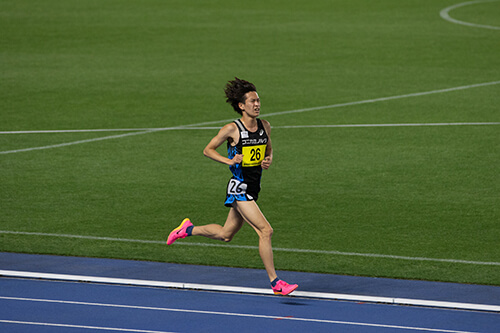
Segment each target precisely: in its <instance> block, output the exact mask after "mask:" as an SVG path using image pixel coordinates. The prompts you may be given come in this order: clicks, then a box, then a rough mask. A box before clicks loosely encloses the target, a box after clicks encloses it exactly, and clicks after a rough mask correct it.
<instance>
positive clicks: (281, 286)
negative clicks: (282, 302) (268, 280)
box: [273, 280, 299, 296]
mask: <svg viewBox="0 0 500 333" xmlns="http://www.w3.org/2000/svg"><path fill="white" fill-rule="evenodd" d="M298 286H299V285H298V284H288V283H286V282H285V281H283V280H279V281H278V283H276V286H274V287H273V291H274V294H275V295H283V296H285V295H288V294H290V293H291V292H292V291H294V290H295V289H297V287H298Z"/></svg>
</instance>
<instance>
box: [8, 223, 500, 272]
mask: <svg viewBox="0 0 500 333" xmlns="http://www.w3.org/2000/svg"><path fill="white" fill-rule="evenodd" d="M0 234H10V235H25V236H42V237H60V238H74V239H89V240H102V241H112V242H128V243H142V244H162V245H164V244H165V241H154V240H141V239H127V238H112V237H97V236H82V235H68V234H53V233H42V232H25V231H10V230H0ZM175 246H201V247H219V248H226V249H228V248H229V249H231V248H232V249H248V250H258V249H259V247H258V246H252V245H233V244H217V243H195V242H186V241H183V242H176V243H175ZM273 251H277V252H289V253H313V254H327V255H338V256H357V257H368V258H383V259H397V260H410V261H433V262H446V263H453V264H470V265H486V266H500V262H491V261H472V260H460V259H439V258H425V257H410V256H397V255H389V254H376V253H357V252H341V251H326V250H309V249H294V248H280V247H273Z"/></svg>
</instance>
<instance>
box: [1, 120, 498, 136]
mask: <svg viewBox="0 0 500 333" xmlns="http://www.w3.org/2000/svg"><path fill="white" fill-rule="evenodd" d="M492 125H500V122H463V123H405V124H332V125H326V124H323V125H289V126H287V125H285V126H271V127H272V128H342V127H425V126H492ZM218 129H220V126H205V127H178V128H177V127H175V128H171V130H188V131H193V130H218ZM139 131H165V128H162V127H158V128H123V129H76V130H41V131H0V134H53V133H93V132H139Z"/></svg>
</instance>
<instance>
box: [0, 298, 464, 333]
mask: <svg viewBox="0 0 500 333" xmlns="http://www.w3.org/2000/svg"><path fill="white" fill-rule="evenodd" d="M0 299H4V300H12V301H26V302H42V303H59V304H69V305H84V306H96V307H112V308H124V309H139V310H152V311H168V312H183V313H196V314H206V315H219V316H233V317H246V318H258V319H273V320H277V319H278V320H290V321H304V322H314V323H326V324H337V325H351V326H367V327H378V328H392V329H403V330H415V331H426V332H446V333H473V332H468V331H456V330H448V329H437V328H426V327H414V326H400V325H390V324H374V323H364V322H354V321H341V320H329V319H315V318H301V317H289V316H285V317H283V316H281V317H279V316H270V315H259V314H251V313H238V312H222V311H206V310H191V309H178V308H162V307H150V306H136V305H122V304H108V303H92V302H77V301H65V300H53V299H38V298H22V297H2V296H0Z"/></svg>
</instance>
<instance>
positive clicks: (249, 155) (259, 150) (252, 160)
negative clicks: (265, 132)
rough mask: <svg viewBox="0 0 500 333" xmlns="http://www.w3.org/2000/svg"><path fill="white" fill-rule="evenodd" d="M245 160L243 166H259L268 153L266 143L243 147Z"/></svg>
mask: <svg viewBox="0 0 500 333" xmlns="http://www.w3.org/2000/svg"><path fill="white" fill-rule="evenodd" d="M242 154H243V162H242V163H241V166H242V167H253V166H259V165H260V164H261V163H262V161H263V160H264V157H265V155H266V145H259V146H247V147H245V146H244V147H243V149H242Z"/></svg>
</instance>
